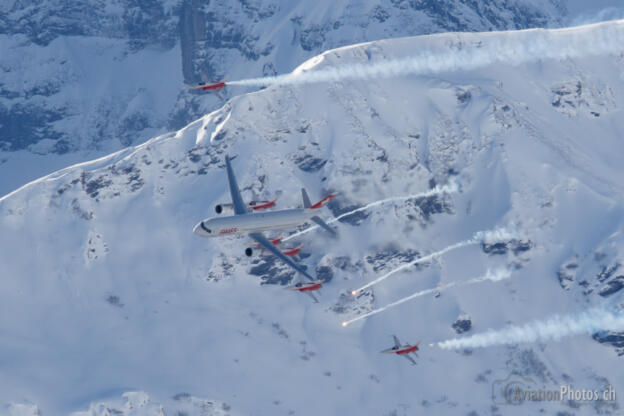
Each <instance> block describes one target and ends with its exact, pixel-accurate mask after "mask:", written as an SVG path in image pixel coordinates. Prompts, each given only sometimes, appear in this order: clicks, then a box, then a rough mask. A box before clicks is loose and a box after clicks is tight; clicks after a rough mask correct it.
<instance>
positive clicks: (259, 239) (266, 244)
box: [249, 233, 314, 281]
mask: <svg viewBox="0 0 624 416" xmlns="http://www.w3.org/2000/svg"><path fill="white" fill-rule="evenodd" d="M249 237H251V238H252V239H253V240H254V241H255V242H256V243H258V244H260V246H261V247H262V248H264V249H265V250H267V251H269V252H271V253H273V254H274V255H275V256H277V257H279V259H280V260H281V261H283V262H284V263H286V264H287V265H289V266H290V267H292V268H293V269H295V270H296V271H298V272H299V273H301V274H302V275H304V276H305V277H307V278H308V279H309V280H311V281H314V279H313V278H312V276H310V275H309V274H308V273H307V272H306V271H305V270H303V269H302V268H301V267H299V266H297V264H296V263H295V262H294V261H292V260H291V259H289V258H288V257H286V255H285V254H284V253H282V252H281V251H279V250H278V249H277V247H275V245H273V244H272V243H271V242H270V241H269V240H268V239H267V238H266V237H265V236H263V235H262V234H261V233H250V234H249Z"/></svg>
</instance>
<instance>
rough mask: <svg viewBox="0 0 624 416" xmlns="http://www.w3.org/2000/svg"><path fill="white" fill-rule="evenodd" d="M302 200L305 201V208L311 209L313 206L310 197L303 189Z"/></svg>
mask: <svg viewBox="0 0 624 416" xmlns="http://www.w3.org/2000/svg"><path fill="white" fill-rule="evenodd" d="M301 198H302V199H303V207H304V208H310V207H311V206H312V204H311V203H310V197H309V196H308V193H307V192H306V190H305V188H301Z"/></svg>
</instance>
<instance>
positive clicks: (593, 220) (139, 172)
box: [0, 28, 624, 415]
mask: <svg viewBox="0 0 624 416" xmlns="http://www.w3.org/2000/svg"><path fill="white" fill-rule="evenodd" d="M577 30H579V31H582V30H585V29H583V28H581V29H577ZM501 36H503V34H499V33H476V34H457V33H455V34H440V35H432V36H422V37H413V38H402V39H395V40H386V41H378V42H372V43H365V44H361V45H357V46H353V47H346V48H341V49H338V50H334V51H329V52H327V53H324V54H323V55H321V56H319V57H317V58H314V59H313V60H311V61H309V62H306V63H304V64H303V65H302V67H304V68H305V69H306V71H320V70H323V69H324V68H328V67H334V66H335V67H337V66H345V65H349V64H357V63H372V64H374V63H376V62H384V61H388V60H390V59H396V58H404V57H408V56H412V55H413V51H415V50H429V51H436V50H437V51H455V50H458V48H461V49H463V50H465V49H466V48H475V47H476V48H479V47H481V46H483V45H485V46H487V45H488V44H489V43H490V42H496V41H497V39H499V38H500V37H501ZM623 64H624V56H623V55H622V54H617V55H611V54H603V55H600V56H592V57H585V58H577V59H563V60H552V59H543V60H539V61H537V62H532V63H526V64H522V65H519V66H512V65H508V64H504V63H499V64H495V65H491V66H489V67H487V68H482V69H475V70H467V71H453V72H444V73H439V74H435V75H431V74H430V75H427V76H416V75H407V76H400V77H395V78H389V79H383V80H380V79H378V80H343V81H337V82H331V83H320V84H319V83H317V84H304V85H274V86H271V87H268V88H266V89H264V90H261V91H257V92H253V93H249V94H245V95H241V96H237V97H234V98H232V99H231V100H229V101H228V102H227V103H226V104H225V105H224V106H223V107H222V108H220V109H219V110H217V111H215V112H213V113H211V114H209V115H206V116H205V117H202V118H200V119H198V120H196V121H194V122H192V123H191V124H189V125H188V126H186V127H184V128H183V129H181V130H179V131H178V132H176V133H170V134H165V135H162V136H159V137H157V138H154V139H152V140H149V141H147V142H146V143H144V144H141V145H138V146H136V147H130V148H127V149H124V150H122V151H119V152H117V153H114V154H111V155H109V156H106V157H103V158H101V159H97V160H94V161H92V162H87V163H82V164H78V165H75V166H71V167H68V168H66V169H63V170H60V171H58V172H56V173H54V174H52V175H49V176H46V177H44V178H41V179H39V180H37V181H34V182H32V183H30V184H28V185H26V186H24V187H23V188H21V189H19V190H18V191H15V192H13V193H11V194H9V195H7V196H5V197H3V198H2V199H0V224H1V229H2V238H1V239H0V264H1V265H2V280H3V284H2V285H1V286H0V291H1V292H0V293H1V295H0V298H1V299H2V303H1V305H2V306H1V308H2V314H0V330H1V332H2V338H1V340H0V357H2V360H1V361H0V380H1V386H2V389H1V390H0V401H1V402H2V403H5V410H6V412H8V413H9V414H13V415H24V414H26V415H33V414H38V413H37V412H41V413H42V414H46V415H47V414H68V413H71V412H78V413H77V414H81V415H84V414H86V415H108V414H127V415H142V414H149V415H152V414H154V415H156V414H176V412H178V413H177V414H204V415H212V414H244V415H248V414H273V415H281V414H296V415H316V414H394V415H404V414H405V415H409V414H419V413H427V414H518V415H525V414H527V413H538V412H544V413H546V414H557V413H558V412H559V414H572V415H584V414H597V413H600V412H601V413H602V414H618V413H619V412H620V411H621V410H620V406H621V404H620V402H619V401H607V402H590V403H583V402H579V401H574V400H572V401H564V402H558V401H557V402H531V403H523V404H522V405H518V406H513V405H506V404H504V402H503V404H501V397H500V388H501V387H500V386H501V385H502V384H504V383H505V382H506V380H508V377H510V375H511V377H522V379H521V380H523V381H524V382H525V383H528V381H527V380H531V381H530V383H533V384H534V385H535V386H536V388H547V389H559V386H561V385H572V386H574V388H576V389H601V388H603V387H605V386H607V385H611V386H613V388H614V389H615V391H616V392H618V393H619V392H621V391H624V378H623V377H622V372H621V371H620V367H621V363H622V361H621V360H622V358H621V356H619V355H618V354H621V353H622V351H621V349H620V347H621V346H622V342H623V341H622V340H623V338H624V335H623V334H621V333H617V332H614V333H605V332H596V333H594V334H593V336H589V335H588V336H576V337H574V338H568V339H567V340H564V341H548V342H542V343H539V344H532V343H527V344H518V345H511V346H502V347H501V346H498V347H490V348H477V349H474V350H461V351H457V352H454V351H447V350H442V349H439V348H437V347H430V346H428V344H429V343H434V342H436V341H441V340H445V339H449V338H453V337H456V336H458V334H460V333H461V334H462V335H461V336H468V335H470V334H471V333H477V332H481V331H485V330H487V329H488V328H503V327H505V326H506V325H507V324H523V323H525V322H529V321H533V320H539V319H544V318H547V317H550V316H552V315H553V314H562V315H566V314H570V313H576V312H580V311H583V310H585V309H587V308H588V307H590V306H592V305H604V304H607V303H609V304H614V303H617V301H621V299H622V293H623V292H622V291H620V289H621V287H622V286H623V284H622V281H623V280H624V278H623V277H622V269H621V267H622V266H621V265H622V263H623V262H624V252H623V250H624V245H623V236H622V233H621V227H622V215H623V213H624V210H623V205H622V188H623V185H622V184H621V181H620V179H621V178H622V177H623V176H624V175H623V174H624V172H623V169H624V165H622V163H621V155H622V154H624V144H623V143H622V140H621V137H622V132H623V129H624V117H622V107H623V106H624V84H623V83H622V79H623V77H624V72H623V68H624V65H623ZM225 154H231V155H237V156H238V157H237V158H236V159H235V160H234V168H235V170H236V173H237V178H238V181H239V183H240V185H241V189H242V190H243V196H244V197H245V198H247V199H251V198H274V197H279V199H278V206H280V207H289V206H297V205H299V204H300V196H299V195H300V194H299V189H300V188H301V187H302V186H305V187H306V188H307V189H308V191H309V192H310V193H311V194H312V195H314V196H316V197H318V198H320V197H321V196H322V195H323V194H325V193H326V192H329V191H339V192H340V197H339V198H336V199H335V200H334V201H335V202H333V203H332V204H331V205H330V208H329V209H327V210H326V211H325V215H326V216H327V217H335V216H337V215H339V214H342V213H346V212H348V211H350V210H353V209H355V208H357V207H360V206H364V205H365V204H368V203H371V202H373V201H378V200H383V199H387V198H392V197H397V196H406V195H414V197H413V198H411V199H409V198H408V199H399V200H395V201H388V202H387V203H385V204H379V205H376V206H373V207H371V208H370V209H367V210H362V211H359V212H358V213H357V215H353V216H349V217H344V218H343V219H342V220H341V221H339V222H337V223H336V224H337V229H338V231H339V234H340V236H339V238H338V239H337V240H332V239H330V238H328V237H327V236H326V235H325V234H323V233H322V232H320V231H312V232H309V233H306V234H303V235H300V236H299V237H297V238H294V239H292V240H290V242H292V243H299V242H301V243H303V244H304V249H303V254H302V256H301V259H300V260H299V261H300V263H301V264H303V265H305V266H306V267H307V268H308V269H309V270H311V271H314V273H315V274H316V275H317V276H319V277H320V278H323V279H325V280H326V281H327V283H326V284H325V286H324V290H323V293H322V295H321V297H320V303H319V304H313V303H311V302H310V301H309V299H308V298H307V297H305V296H300V295H299V294H295V293H291V292H288V291H284V290H282V286H281V284H283V283H285V282H287V281H288V280H289V279H290V278H291V277H292V272H291V271H290V270H289V269H288V268H286V267H284V266H283V265H281V264H280V263H279V262H275V261H274V259H272V258H264V257H254V258H251V259H249V258H247V257H246V256H245V255H244V248H245V247H246V244H247V241H246V240H245V239H214V240H212V239H210V240H205V239H200V238H199V237H196V236H195V235H193V234H192V233H191V230H192V228H193V226H194V225H195V224H196V223H197V221H198V220H200V219H203V218H205V217H207V216H210V215H212V213H213V212H214V211H213V207H214V205H215V204H216V203H219V202H226V201H228V198H229V195H228V191H227V186H226V178H225V173H224V170H223V157H224V155H225ZM453 184H456V189H457V191H456V192H452V190H453V189H454V188H453ZM444 185H450V186H449V187H447V188H445V189H447V191H446V192H438V193H436V192H432V193H430V194H429V196H422V192H425V191H428V190H432V189H435V188H436V186H438V187H441V186H444ZM438 189H439V188H438ZM500 229H504V230H505V232H504V233H500V232H499V233H498V236H497V234H496V233H491V236H490V237H486V238H482V239H480V240H478V241H477V243H474V244H473V243H466V244H463V245H457V243H458V242H462V241H469V240H470V239H471V238H472V237H473V236H474V235H475V233H477V232H479V231H491V230H500ZM475 241H476V240H475ZM453 245H456V248H455V249H448V250H446V252H445V254H443V255H440V256H432V257H431V258H429V259H428V260H426V261H423V262H421V263H420V264H418V265H417V266H414V267H410V268H406V269H404V270H402V271H400V272H398V273H396V274H394V275H393V276H391V277H389V278H388V279H386V280H384V281H383V282H381V283H379V284H377V285H375V286H372V287H370V288H367V289H365V290H363V291H362V292H360V293H359V294H358V296H357V297H353V296H350V295H349V291H350V290H351V289H354V288H356V287H359V286H361V285H363V284H365V283H367V282H370V281H373V280H374V279H375V278H378V277H379V276H381V275H383V274H387V273H388V272H390V271H392V270H393V269H395V268H397V267H400V266H402V265H404V264H406V263H408V262H410V261H414V259H417V258H419V257H425V256H427V255H428V254H431V253H436V252H439V251H441V250H442V251H444V250H445V248H449V247H450V246H453ZM501 268H502V269H507V270H510V271H511V276H510V277H509V278H508V279H506V280H504V281H499V282H492V281H486V282H483V283H479V284H474V285H464V286H462V287H461V288H459V287H458V288H452V287H451V288H449V289H447V290H441V289H440V291H439V293H435V294H430V295H428V296H422V297H420V298H418V299H414V300H411V301H409V302H405V303H403V304H401V305H400V306H397V307H395V308H392V309H389V310H387V311H385V312H383V313H380V314H377V315H375V316H372V317H370V318H368V319H365V320H360V321H358V322H356V323H353V324H351V325H349V326H348V327H342V326H341V322H343V321H345V320H347V319H352V318H356V317H357V316H360V315H361V314H362V313H365V312H368V311H371V310H372V309H373V308H377V307H380V306H384V305H386V304H388V303H390V302H393V301H396V300H398V299H401V298H403V297H404V296H407V295H410V294H412V293H414V292H418V291H421V290H424V289H429V288H436V287H444V285H446V284H448V283H453V282H462V281H466V280H469V279H474V278H477V277H479V276H483V275H486V274H487V271H488V270H497V269H501ZM392 334H396V335H397V336H399V338H401V340H402V341H404V342H415V341H418V340H420V341H422V345H423V346H422V348H421V353H420V359H419V365H418V366H417V367H412V366H410V365H406V364H408V363H407V362H406V361H405V360H402V359H400V358H398V357H392V356H387V355H383V354H379V351H381V350H382V349H385V348H388V347H389V346H390V345H391V342H392V339H391V337H390V335H392ZM512 373H514V374H512ZM533 384H532V385H533ZM122 396H123V397H122ZM185 412H186V413H185Z"/></svg>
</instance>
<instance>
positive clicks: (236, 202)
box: [225, 155, 264, 238]
mask: <svg viewBox="0 0 624 416" xmlns="http://www.w3.org/2000/svg"><path fill="white" fill-rule="evenodd" d="M225 169H226V171H227V178H228V185H229V187H230V195H231V196H232V205H233V206H234V213H235V214H236V215H241V214H247V205H245V202H244V201H243V197H241V194H240V191H239V190H238V184H237V183H236V177H235V176H234V171H233V170H232V164H231V163H230V157H229V156H227V155H226V156H225ZM263 238H264V237H263Z"/></svg>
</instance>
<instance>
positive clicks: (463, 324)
mask: <svg viewBox="0 0 624 416" xmlns="http://www.w3.org/2000/svg"><path fill="white" fill-rule="evenodd" d="M451 327H452V328H453V329H454V330H455V332H457V333H458V334H463V333H464V332H468V331H470V329H471V328H472V320H471V319H470V317H469V316H467V315H462V316H460V317H459V318H457V320H456V321H455V322H453V325H451Z"/></svg>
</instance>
